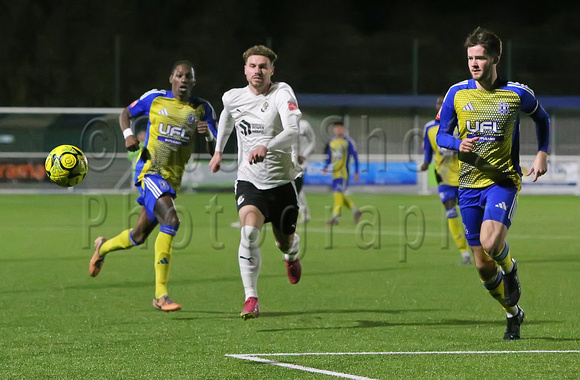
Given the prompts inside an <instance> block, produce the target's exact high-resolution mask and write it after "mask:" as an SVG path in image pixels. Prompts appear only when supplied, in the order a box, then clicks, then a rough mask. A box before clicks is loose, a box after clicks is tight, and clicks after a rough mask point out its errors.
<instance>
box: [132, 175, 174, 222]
mask: <svg viewBox="0 0 580 380" xmlns="http://www.w3.org/2000/svg"><path fill="white" fill-rule="evenodd" d="M139 193H141V196H140V197H139V198H137V203H139V204H140V205H141V206H143V207H145V212H146V213H147V217H148V218H149V219H150V220H151V221H152V222H157V218H156V217H155V213H154V212H153V211H154V210H155V203H156V202H157V200H158V199H159V197H161V196H162V195H163V194H170V195H171V198H173V199H175V197H176V196H177V195H176V194H175V190H173V187H171V185H170V184H169V183H167V181H166V180H164V179H163V177H161V176H160V175H159V174H146V175H145V177H144V178H143V181H142V182H141V187H139Z"/></svg>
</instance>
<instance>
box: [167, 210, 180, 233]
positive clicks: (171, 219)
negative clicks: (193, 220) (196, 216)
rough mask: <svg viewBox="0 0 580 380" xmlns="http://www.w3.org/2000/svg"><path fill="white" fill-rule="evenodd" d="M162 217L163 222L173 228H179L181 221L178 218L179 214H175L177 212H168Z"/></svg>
mask: <svg viewBox="0 0 580 380" xmlns="http://www.w3.org/2000/svg"><path fill="white" fill-rule="evenodd" d="M164 219H165V220H164V221H163V224H165V225H168V226H171V227H173V228H174V229H175V230H178V229H179V225H180V224H181V221H180V220H179V216H177V213H174V212H172V213H168V215H166V216H165V218H164Z"/></svg>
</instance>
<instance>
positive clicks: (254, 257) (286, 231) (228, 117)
mask: <svg viewBox="0 0 580 380" xmlns="http://www.w3.org/2000/svg"><path fill="white" fill-rule="evenodd" d="M243 58H244V62H245V66H244V73H245V75H246V79H247V81H248V86H246V87H243V88H234V89H232V90H229V91H227V92H226V93H225V94H224V95H223V97H222V101H223V104H224V109H223V111H222V113H221V114H220V118H219V123H218V135H217V141H216V149H215V154H214V155H213V157H212V159H211V161H210V163H209V166H210V168H211V170H212V172H213V173H216V172H217V171H219V170H220V166H221V161H222V154H223V150H224V147H225V145H226V143H227V140H228V138H229V136H230V133H231V132H232V129H233V128H234V126H235V128H236V134H237V138H238V173H237V179H236V186H235V194H236V202H237V207H238V215H239V217H240V223H241V234H240V235H241V240H240V246H239V249H238V256H239V258H238V262H239V265H240V274H241V276H242V282H243V285H244V291H245V296H246V301H245V303H244V310H243V311H242V313H241V314H240V315H241V317H242V318H243V319H244V320H246V319H251V318H257V317H258V316H259V315H260V308H259V306H258V289H257V284H258V274H259V271H260V263H261V258H260V247H259V244H258V240H259V235H260V231H261V229H262V226H263V225H264V223H267V222H271V223H272V230H273V232H274V237H275V239H276V245H277V246H278V248H279V249H280V251H282V252H283V253H284V259H285V261H286V272H287V275H288V279H289V280H290V282H291V283H292V284H296V283H298V281H300V276H301V272H302V268H301V265H300V261H299V259H298V251H299V250H300V238H299V237H298V235H297V234H296V233H295V231H296V220H297V218H298V203H297V198H298V197H297V192H296V187H295V184H294V179H296V177H298V176H299V175H300V173H301V169H300V167H299V166H298V165H297V164H296V162H295V161H294V160H293V159H292V145H293V144H296V142H297V139H298V135H299V122H300V117H301V115H302V114H301V112H300V109H299V108H298V102H297V101H296V96H295V95H294V91H293V90H292V88H291V87H290V86H289V85H288V84H286V83H283V82H276V83H273V82H272V80H271V78H272V75H273V74H274V62H275V61H276V58H277V56H276V54H275V53H274V52H273V51H272V50H271V49H269V48H267V47H266V46H262V45H259V46H253V47H251V48H249V49H248V50H246V51H245V52H244V54H243Z"/></svg>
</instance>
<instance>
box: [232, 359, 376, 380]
mask: <svg viewBox="0 0 580 380" xmlns="http://www.w3.org/2000/svg"><path fill="white" fill-rule="evenodd" d="M226 356H229V357H232V358H236V359H242V360H250V361H253V362H258V363H265V364H270V365H275V366H278V367H285V368H290V369H297V370H299V371H305V372H312V373H319V374H322V375H328V376H335V377H342V378H345V379H355V380H376V379H372V378H370V377H362V376H355V375H349V374H348V373H342V372H334V371H327V370H324V369H318V368H312V367H304V366H301V365H296V364H289V363H282V362H277V361H274V360H269V359H263V358H260V357H257V356H254V355H226Z"/></svg>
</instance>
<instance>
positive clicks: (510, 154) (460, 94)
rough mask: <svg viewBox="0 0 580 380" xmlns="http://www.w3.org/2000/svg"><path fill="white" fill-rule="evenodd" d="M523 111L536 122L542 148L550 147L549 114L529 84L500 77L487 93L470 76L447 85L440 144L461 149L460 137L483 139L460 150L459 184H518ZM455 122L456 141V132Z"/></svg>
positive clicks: (442, 110) (439, 134)
mask: <svg viewBox="0 0 580 380" xmlns="http://www.w3.org/2000/svg"><path fill="white" fill-rule="evenodd" d="M520 111H522V112H524V113H527V114H529V115H530V116H531V117H532V119H534V121H535V122H536V130H537V135H538V149H539V150H544V151H546V150H547V149H548V130H549V129H548V128H549V116H548V114H547V113H546V111H544V109H543V108H542V106H541V105H540V104H539V102H538V100H537V99H536V96H535V94H534V92H533V91H532V90H531V89H530V88H528V87H527V86H525V85H523V84H520V83H517V82H507V81H500V82H499V85H498V86H497V88H496V89H494V90H491V91H486V90H480V89H478V88H477V86H476V82H475V80H473V79H470V80H466V81H463V82H460V83H457V84H455V85H454V86H452V87H451V88H450V89H449V91H448V92H447V95H446V96H445V100H444V101H443V106H442V107H441V110H440V115H439V117H440V120H441V127H440V128H439V132H438V133H437V144H438V145H439V146H442V147H445V148H449V149H455V150H458V149H459V144H460V143H461V140H462V139H464V138H471V137H479V140H477V141H476V142H475V145H474V148H473V150H472V151H471V152H469V153H465V152H460V153H459V160H460V161H461V162H460V171H459V187H462V188H484V187H487V186H490V185H492V184H494V183H498V184H511V183H513V184H514V185H515V186H517V187H518V188H519V187H520V184H521V169H520V165H519V139H520V131H519V124H520V119H519V114H520ZM455 126H457V127H458V131H459V136H458V137H459V138H458V139H456V138H454V137H453V136H452V134H453V129H454V128H455Z"/></svg>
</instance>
